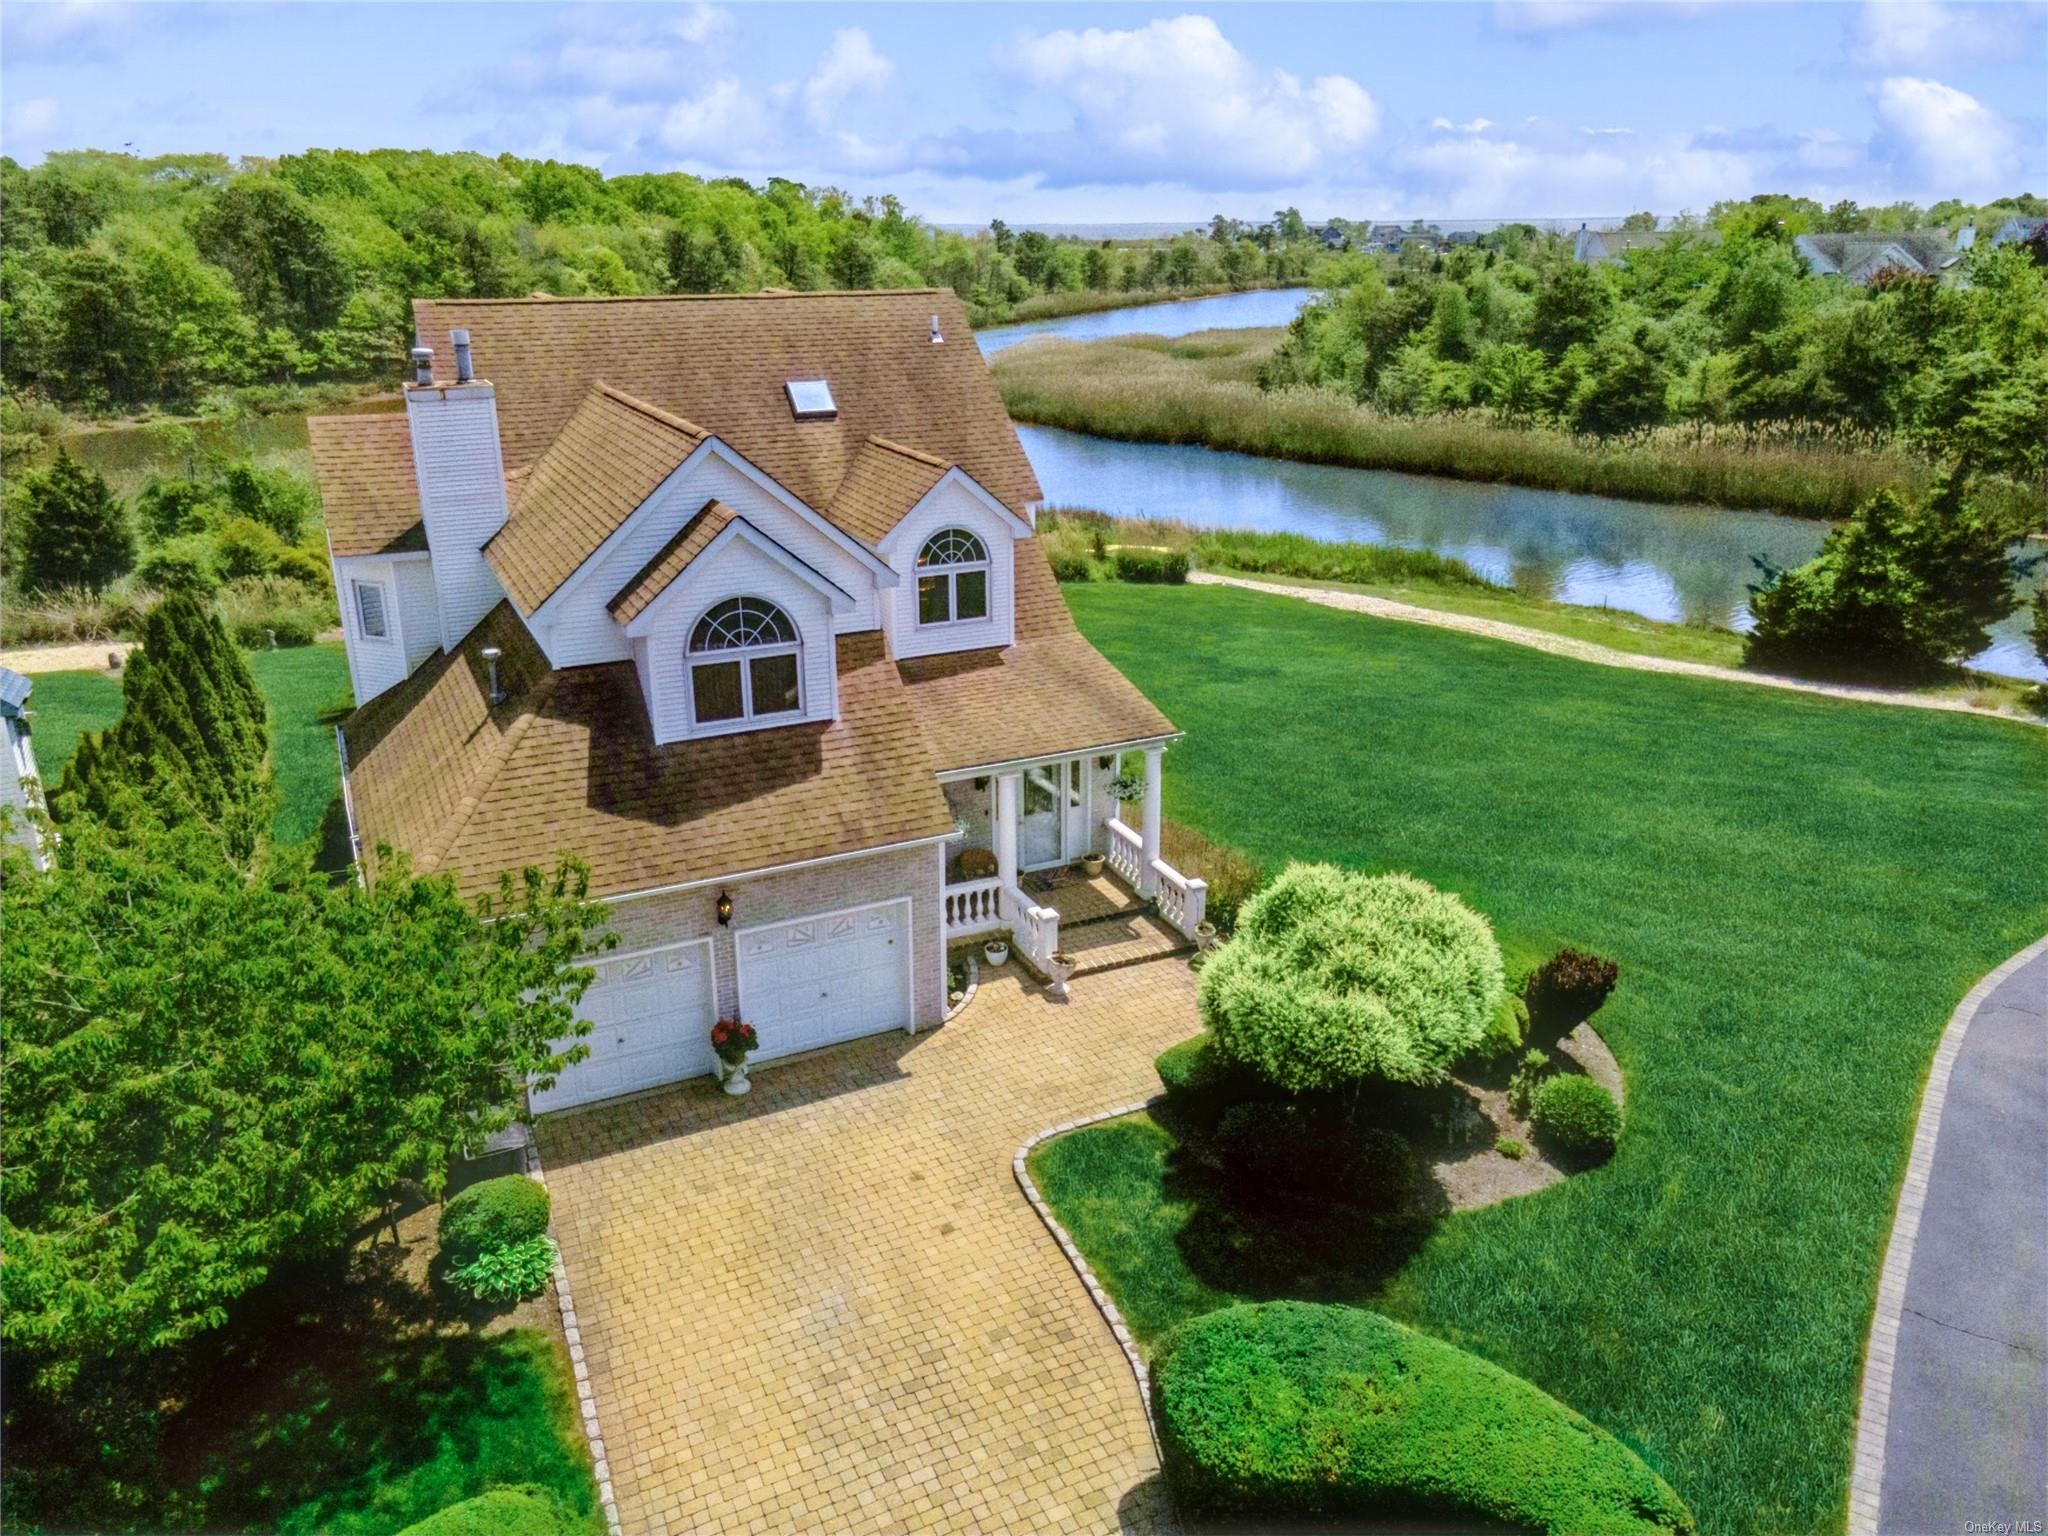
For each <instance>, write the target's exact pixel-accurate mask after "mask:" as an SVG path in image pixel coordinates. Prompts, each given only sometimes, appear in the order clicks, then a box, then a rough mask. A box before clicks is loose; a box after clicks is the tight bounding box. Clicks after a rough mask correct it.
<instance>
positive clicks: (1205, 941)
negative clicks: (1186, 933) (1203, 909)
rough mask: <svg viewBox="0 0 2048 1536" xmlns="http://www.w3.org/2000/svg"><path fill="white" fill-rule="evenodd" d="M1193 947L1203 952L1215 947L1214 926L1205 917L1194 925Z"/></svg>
mask: <svg viewBox="0 0 2048 1536" xmlns="http://www.w3.org/2000/svg"><path fill="white" fill-rule="evenodd" d="M1195 947H1196V948H1197V949H1203V950H1209V949H1214V948H1215V947H1216V925H1215V924H1214V923H1212V922H1210V921H1209V919H1207V918H1206V917H1205V918H1203V919H1202V920H1201V921H1200V922H1199V923H1197V924H1195Z"/></svg>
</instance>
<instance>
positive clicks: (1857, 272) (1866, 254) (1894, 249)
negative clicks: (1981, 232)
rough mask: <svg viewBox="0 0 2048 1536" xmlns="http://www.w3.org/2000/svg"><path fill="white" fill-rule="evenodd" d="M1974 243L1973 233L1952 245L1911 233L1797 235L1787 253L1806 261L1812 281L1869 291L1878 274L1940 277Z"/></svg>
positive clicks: (1940, 234) (1936, 233) (1945, 238)
mask: <svg viewBox="0 0 2048 1536" xmlns="http://www.w3.org/2000/svg"><path fill="white" fill-rule="evenodd" d="M1966 237H1967V238H1966ZM1975 240H1976V232H1975V231H1974V230H1972V229H1965V230H1964V231H1963V232H1962V233H1961V234H1958V235H1957V236H1956V237H1955V238H1953V239H1951V238H1950V237H1949V235H1948V233H1947V231H1945V230H1939V229H1912V230H1901V231H1899V232H1897V233H1894V234H1885V235H1881V234H1821V235H1798V236H1796V237H1794V239H1793V241H1792V248H1793V249H1794V250H1795V251H1797V252H1798V253H1799V254H1800V255H1801V256H1802V257H1804V258H1805V260H1806V270H1807V271H1808V272H1809V273H1811V274H1812V275H1813V276H1815V277H1839V278H1841V279H1842V280H1843V281H1845V282H1850V283H1854V284H1856V285H1857V286H1858V287H1868V286H1869V285H1870V283H1871V282H1872V281H1874V280H1875V279H1876V277H1877V276H1878V274H1879V273H1882V272H1906V273H1911V274H1915V275H1922V274H1939V273H1942V272H1945V271H1947V270H1948V269H1949V268H1950V267H1953V266H1955V265H1956V264H1957V263H1958V262H1960V261H1961V260H1962V259H1963V253H1964V252H1965V251H1967V250H1969V248H1970V246H1971V245H1972V244H1973V243H1974V242H1975Z"/></svg>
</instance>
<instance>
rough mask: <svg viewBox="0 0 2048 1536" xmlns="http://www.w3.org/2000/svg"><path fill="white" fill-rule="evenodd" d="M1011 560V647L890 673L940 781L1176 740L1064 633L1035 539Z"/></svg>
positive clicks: (919, 661)
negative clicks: (960, 772)
mask: <svg viewBox="0 0 2048 1536" xmlns="http://www.w3.org/2000/svg"><path fill="white" fill-rule="evenodd" d="M1014 548H1015V549H1016V552H1017V582H1016V603H1017V643H1016V644H1015V645H1012V646H1009V647H1007V648H1004V649H1000V650H984V651H955V652H952V653H950V654H947V655H940V656H917V657H913V658H911V659H910V660H908V661H905V662H902V663H900V664H899V665H898V668H897V670H898V671H899V672H901V673H902V675H903V681H904V682H905V683H906V684H908V685H909V688H910V699H911V702H912V704H914V705H915V706H916V709H917V713H918V718H919V719H920V720H922V721H923V723H924V737H925V740H926V742H927V743H928V744H929V745H930V748H931V751H932V755H933V757H934V758H935V760H936V761H937V764H938V768H939V771H940V772H945V771H947V770H949V769H955V768H980V767H984V766H987V765H989V764H992V763H1004V762H1012V761H1015V760H1016V759H1019V758H1025V757H1043V756H1050V755H1052V754H1054V753H1060V752H1085V751H1088V750H1090V749H1091V748H1095V747H1109V746H1117V745H1120V744H1122V743H1124V742H1131V741H1149V740H1153V739H1155V738H1157V737H1161V736H1173V735H1177V734H1179V733H1178V732H1177V731H1175V729H1174V726H1173V722H1172V721H1171V720H1168V719H1167V718H1166V716H1164V715H1162V714H1161V713H1160V712H1159V711H1158V709H1156V708H1155V707H1154V706H1153V704H1152V701H1151V700H1150V699H1148V698H1146V697H1145V695H1144V694H1142V693H1140V692H1139V691H1138V690H1137V688H1136V687H1135V686H1134V685H1133V684H1132V682H1131V680H1130V679H1129V678H1127V677H1125V676H1124V675H1123V673H1121V672H1119V671H1117V669H1116V668H1115V667H1113V666H1111V665H1110V663H1109V661H1108V660H1107V658H1105V657H1104V656H1103V655H1102V653H1101V652H1100V651H1098V650H1096V649H1095V647H1094V646H1092V645H1090V644H1089V643H1088V641H1087V640H1086V638H1085V637H1083V635H1082V634H1081V632H1080V631H1079V630H1078V629H1076V628H1075V627H1074V620H1073V618H1072V616H1071V615H1070V614H1069V613H1068V612H1067V604H1066V599H1065V598H1063V597H1061V596H1060V590H1059V584H1058V583H1057V582H1055V581H1054V580H1053V576H1052V567H1051V566H1049V565H1048V564H1047V563H1046V559H1045V551H1044V549H1043V548H1042V547H1040V545H1039V542H1038V540H1037V539H1035V538H1032V539H1020V540H1019V541H1018V542H1017V543H1016V545H1015V546H1014Z"/></svg>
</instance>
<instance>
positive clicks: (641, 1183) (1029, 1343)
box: [540, 961, 1198, 1536]
mask: <svg viewBox="0 0 2048 1536" xmlns="http://www.w3.org/2000/svg"><path fill="white" fill-rule="evenodd" d="M1073 994H1074V995H1073V998H1072V1000H1071V1001H1070V1002H1068V1003H1066V1004H1064V1005H1061V1004H1056V1003H1053V1002H1051V1001H1050V1000H1049V999H1047V998H1046V997H1045V996H1044V995H1043V993H1041V992H1039V991H1037V990H1036V989H1028V988H1026V987H1024V986H1022V985H1020V983H1019V980H1018V977H1017V975H1016V968H1015V966H1014V964H1013V965H1011V966H1008V967H1005V968H1004V971H1003V972H997V973H994V974H993V975H991V973H990V972H988V971H987V970H986V969H984V971H983V975H982V987H981V990H980V992H979V993H978V994H977V996H976V997H975V999H974V1002H973V1003H972V1005H971V1006H969V1007H968V1008H967V1009H966V1011H965V1012H964V1013H962V1014H961V1015H960V1017H959V1018H957V1019H956V1020H955V1021H954V1022H953V1023H951V1024H949V1025H947V1026H945V1027H944V1028H943V1029H939V1030H935V1031H930V1032H927V1033H924V1034H921V1035H918V1036H916V1037H909V1036H904V1035H886V1036H881V1037H878V1038H876V1039H872V1040H867V1041H861V1042H858V1043H856V1044H853V1045H850V1046H843V1047H840V1048H838V1049H835V1050H832V1051H828V1052H823V1053H821V1054H819V1055H817V1056H814V1057H811V1058H809V1059H808V1060H803V1061H796V1062H790V1063H786V1064H784V1065H781V1066H771V1067H769V1068H766V1069H764V1070H763V1071H762V1072H761V1073H760V1074H759V1075H758V1076H757V1077H756V1078H755V1079H754V1092H753V1093H752V1094H751V1095H750V1096H749V1097H748V1098H746V1099H744V1100H739V1101H734V1100H730V1099H727V1098H725V1097H724V1096H723V1095H722V1094H720V1093H718V1092H717V1090H716V1089H715V1088H713V1087H711V1086H710V1085H709V1084H708V1083H707V1082H703V1081H699V1082H694V1083H688V1084H684V1085H682V1086H680V1087H678V1088H675V1089H670V1090H664V1091H663V1092H661V1093H658V1094H654V1095H650V1096H648V1097H645V1098H642V1099H638V1100H633V1101H629V1102H627V1103H625V1104H621V1105H618V1106H614V1107H611V1108H600V1109H596V1110H591V1111H586V1112H583V1113H580V1114H573V1115H567V1116H562V1117H558V1118H557V1119H554V1120H551V1121H548V1122H545V1123H544V1124H543V1125H542V1127H541V1131H540V1149H541V1155H542V1158H543V1159H544V1161H545V1164H546V1167H547V1176H548V1183H549V1186H550V1188H551V1189H552V1190H553V1193H554V1202H555V1224H556V1232H557V1235H558V1236H559V1237H560V1239H561V1242H562V1248H563V1255H564V1258H565V1260H566V1262H567V1264H568V1267H569V1272H570V1275H571V1278H572V1281H573V1284H574V1289H575V1293H576V1300H577V1309H578V1313H579V1319H580V1322H581V1326H582V1334H583V1345H584V1349H585V1351H586V1353H587V1357H588V1361H589V1366H590V1371H591V1378H592V1385H593V1388H594V1390H595V1392H596V1396H597V1407H598V1414H599V1418H600V1420H601V1423H602V1427H603V1430H604V1437H605V1446H606V1450H607V1452H608V1454H609V1457H610V1461H611V1468H612V1476H613V1480H614V1484H615V1487H616V1490H617V1495H618V1504H619V1514H620V1519H621V1522H622V1524H623V1526H624V1528H625V1530H626V1531H627V1532H628V1533H629V1536H632V1533H637V1532H642V1531H650V1532H684V1531H689V1532H699V1531H705V1532H709V1531H717V1532H729V1531H760V1532H799V1531H801V1532H814V1531H815V1532H839V1531H923V1530H933V1531H974V1532H996V1531H1029V1532H1040V1531H1113V1530H1116V1529H1117V1528H1118V1527H1119V1526H1122V1527H1123V1528H1125V1529H1130V1530H1137V1531H1150V1530H1160V1529H1166V1528H1169V1527H1170V1525H1171V1523H1172V1513H1171V1510H1170V1508H1169V1507H1168V1505H1167V1503H1166V1501H1165V1499H1164V1497H1163V1494H1162V1491H1161V1485H1160V1484H1159V1481H1158V1467H1157V1463H1156V1461H1155V1459H1154V1456H1153V1451H1152V1444H1151V1440H1150V1438H1149V1436H1148V1434H1147V1432H1146V1428H1145V1417H1144V1412H1143V1409H1142V1407H1141V1406H1140V1404H1139V1401H1138V1396H1137V1390H1136V1387H1135V1385H1134V1383H1133V1382H1132V1380H1131V1374H1130V1369H1129V1367H1128V1366H1127V1365H1126V1363H1125V1361H1124V1358H1123V1356H1122V1355H1121V1354H1120V1353H1119V1352H1118V1349H1117V1346H1116V1342H1115V1340H1114V1339H1113V1338H1112V1337H1111V1335H1110V1333H1109V1331H1108V1329H1107V1328H1106V1327H1105V1326H1104V1324H1103V1322H1102V1320H1101V1317H1100V1316H1099V1315H1098V1314H1097V1313H1096V1311H1095V1309H1094V1308H1093V1307H1092V1306H1091V1305H1090V1303H1089V1300H1088V1295H1087V1292H1086V1291H1085V1290H1084V1289H1083V1287H1082V1285H1081V1282H1080V1280H1079V1279H1078V1278H1077V1277H1076V1276H1075V1274H1074V1272H1073V1270H1072V1269H1071V1268H1070V1267H1069V1266H1068V1264H1067V1262H1066V1260H1065V1258H1064V1257H1062V1255H1061V1253H1060V1251H1059V1249H1058V1247H1057V1246H1056V1245H1055V1244H1054V1243H1053V1241H1052V1239H1051V1237H1050V1236H1049V1235H1048V1234H1047V1233H1046V1231H1045V1229H1044V1227H1043V1226H1042V1225H1041V1224H1040V1222H1039V1220H1038V1217H1037V1216H1036V1215H1034V1214H1033V1212H1032V1210H1031V1208H1030V1206H1029V1205H1027V1204H1026V1203H1025V1201H1024V1198H1023V1196H1022V1194H1021V1193H1020V1192H1019V1191H1018V1189H1017V1186H1016V1184H1015V1182H1014V1181H1013V1179H1012V1177H1011V1172H1010V1159H1011V1156H1012V1155H1013V1154H1014V1153H1015V1151H1016V1150H1017V1148H1018V1146H1019V1145H1020V1144H1022V1143H1023V1142H1024V1141H1025V1140H1026V1139H1027V1138H1028V1137H1029V1136H1031V1135H1032V1133H1033V1132H1035V1131H1038V1130H1041V1129H1043V1128H1044V1127H1045V1126H1046V1125H1049V1124H1052V1123H1054V1122H1056V1121H1060V1120H1065V1119H1069V1118H1071V1117H1073V1116H1075V1115H1080V1114H1084V1113H1087V1112H1089V1111H1091V1110H1097V1109H1103V1108H1107V1107H1109V1106H1111V1105H1115V1104H1119V1103H1124V1102H1127V1101H1129V1100H1132V1099H1137V1098H1143V1097H1144V1096H1145V1095H1146V1094H1147V1093H1149V1092H1152V1091H1156V1088H1157V1081H1156V1079H1155V1078H1154V1077H1153V1075H1152V1070H1151V1063H1152V1058H1153V1057H1154V1056H1155V1055H1156V1054H1157V1053H1158V1052H1159V1051H1161V1050H1163V1049H1164V1048H1165V1047H1166V1046H1168V1045H1171V1044H1173V1043H1174V1042H1175V1041H1177V1040H1182V1039H1185V1038H1186V1037H1187V1036H1189V1035H1190V1034H1192V1033H1194V1032H1195V1030H1196V1028H1197V1027H1198V1025H1197V1022H1196V1018H1195V1009H1194V977H1193V975H1192V973H1191V972H1190V971H1189V970H1188V968H1187V967H1186V965H1185V964H1183V963H1181V962H1179V961H1162V962H1159V963H1156V964H1149V965H1141V966H1135V967H1132V968H1130V969H1127V970H1122V971H1115V972H1111V973H1109V974H1106V975H1102V976H1098V977H1090V978H1086V979H1085V982H1076V983H1075V984H1074V988H1073Z"/></svg>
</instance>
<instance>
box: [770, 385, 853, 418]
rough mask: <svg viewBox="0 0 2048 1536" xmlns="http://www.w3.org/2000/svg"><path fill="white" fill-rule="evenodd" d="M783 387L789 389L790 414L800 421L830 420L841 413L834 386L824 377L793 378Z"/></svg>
mask: <svg viewBox="0 0 2048 1536" xmlns="http://www.w3.org/2000/svg"><path fill="white" fill-rule="evenodd" d="M782 387H783V388H784V389H786V390H788V391H789V409H790V414H791V415H793V416H795V417H796V419H797V420H798V421H830V420H831V419H832V418H833V417H835V416H837V415H838V414H839V407H838V406H837V405H836V404H835V403H834V402H833V399H832V386H831V385H830V384H828V383H826V382H825V381H824V380H823V379H791V380H790V381H789V382H788V383H787V384H785V385H783V386H782Z"/></svg>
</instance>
